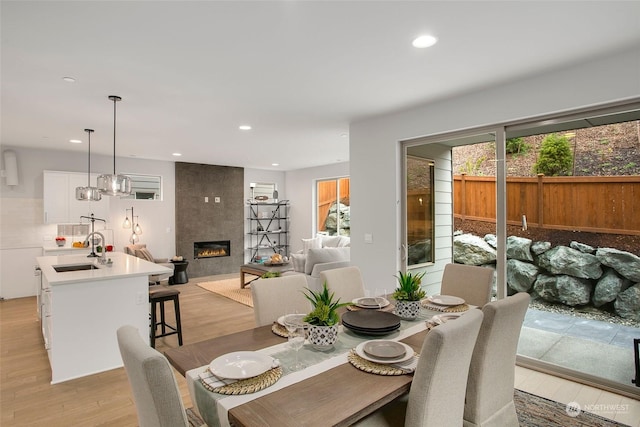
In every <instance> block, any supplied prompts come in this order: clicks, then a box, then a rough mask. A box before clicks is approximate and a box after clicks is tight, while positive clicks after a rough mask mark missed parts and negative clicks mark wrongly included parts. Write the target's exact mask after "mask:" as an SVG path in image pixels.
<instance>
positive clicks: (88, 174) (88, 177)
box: [84, 129, 93, 188]
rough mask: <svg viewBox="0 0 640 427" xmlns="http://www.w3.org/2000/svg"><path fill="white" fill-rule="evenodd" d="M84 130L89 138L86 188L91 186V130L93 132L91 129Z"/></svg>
mask: <svg viewBox="0 0 640 427" xmlns="http://www.w3.org/2000/svg"><path fill="white" fill-rule="evenodd" d="M84 131H85V132H86V133H87V134H88V138H89V154H88V155H87V156H88V158H89V161H88V164H89V169H87V188H90V187H91V132H93V129H85V130H84Z"/></svg>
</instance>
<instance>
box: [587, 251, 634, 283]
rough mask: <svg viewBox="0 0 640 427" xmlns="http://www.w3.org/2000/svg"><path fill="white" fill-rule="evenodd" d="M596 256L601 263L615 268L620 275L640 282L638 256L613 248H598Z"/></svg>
mask: <svg viewBox="0 0 640 427" xmlns="http://www.w3.org/2000/svg"><path fill="white" fill-rule="evenodd" d="M596 257H597V258H598V261H600V262H601V263H602V264H603V265H606V266H607V267H611V268H613V269H614V270H616V271H617V272H618V273H619V274H620V275H621V276H624V277H626V278H627V279H629V280H632V281H633V282H635V283H637V282H640V257H639V256H636V255H634V254H632V253H631V252H625V251H620V250H618V249H613V248H599V249H598V250H597V251H596Z"/></svg>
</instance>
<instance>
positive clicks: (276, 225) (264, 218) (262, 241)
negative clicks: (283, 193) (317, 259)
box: [247, 200, 289, 262]
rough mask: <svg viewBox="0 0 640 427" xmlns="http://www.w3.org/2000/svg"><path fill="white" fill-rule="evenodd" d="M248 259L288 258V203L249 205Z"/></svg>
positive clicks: (255, 203)
mask: <svg viewBox="0 0 640 427" xmlns="http://www.w3.org/2000/svg"><path fill="white" fill-rule="evenodd" d="M247 220H248V221H249V232H248V235H249V246H248V247H247V250H248V251H249V255H250V256H249V259H250V261H251V262H258V261H259V259H260V257H262V256H271V255H273V254H280V255H282V256H287V257H288V256H289V201H288V200H281V201H279V202H264V203H262V202H250V203H249V217H248V218H247Z"/></svg>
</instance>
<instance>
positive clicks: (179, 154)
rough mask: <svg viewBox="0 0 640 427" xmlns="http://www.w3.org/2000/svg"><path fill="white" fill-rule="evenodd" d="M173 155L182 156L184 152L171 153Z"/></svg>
mask: <svg viewBox="0 0 640 427" xmlns="http://www.w3.org/2000/svg"><path fill="white" fill-rule="evenodd" d="M171 155H172V156H176V157H180V156H182V154H181V153H171Z"/></svg>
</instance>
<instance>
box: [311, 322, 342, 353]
mask: <svg viewBox="0 0 640 427" xmlns="http://www.w3.org/2000/svg"><path fill="white" fill-rule="evenodd" d="M308 338H309V343H310V344H311V345H312V346H313V347H314V348H316V349H318V350H321V351H326V350H330V349H332V348H333V345H334V344H335V343H336V341H337V340H338V325H333V326H316V325H311V326H309V336H308Z"/></svg>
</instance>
